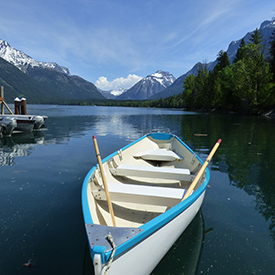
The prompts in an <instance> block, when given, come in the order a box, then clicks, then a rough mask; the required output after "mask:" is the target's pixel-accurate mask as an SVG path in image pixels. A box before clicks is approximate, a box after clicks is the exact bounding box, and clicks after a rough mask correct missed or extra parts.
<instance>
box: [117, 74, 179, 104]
mask: <svg viewBox="0 0 275 275" xmlns="http://www.w3.org/2000/svg"><path fill="white" fill-rule="evenodd" d="M174 81H175V77H174V76H173V75H172V74H170V73H169V72H164V71H162V70H158V71H156V72H155V73H153V74H150V75H148V76H146V77H144V78H143V79H141V80H140V81H139V82H137V83H136V84H135V85H134V86H133V87H132V88H130V89H129V90H128V91H126V92H124V93H123V94H121V95H120V96H118V97H117V99H119V100H129V99H130V100H131V99H136V100H144V99H148V98H149V97H151V96H152V95H155V94H157V93H159V92H161V91H162V90H164V89H165V88H167V87H169V86H170V85H171V84H172V83H173V82H174Z"/></svg>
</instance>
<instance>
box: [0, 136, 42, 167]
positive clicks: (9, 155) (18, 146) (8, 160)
mask: <svg viewBox="0 0 275 275" xmlns="http://www.w3.org/2000/svg"><path fill="white" fill-rule="evenodd" d="M43 142H44V135H43V133H41V132H40V131H35V132H30V133H20V134H13V135H12V136H11V137H3V138H1V139H0V166H11V165H14V158H15V157H25V156H28V155H29V154H30V152H31V150H32V148H33V147H34V146H35V145H36V144H43Z"/></svg>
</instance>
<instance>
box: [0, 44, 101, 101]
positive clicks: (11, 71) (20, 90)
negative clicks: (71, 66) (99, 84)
mask: <svg viewBox="0 0 275 275" xmlns="http://www.w3.org/2000/svg"><path fill="white" fill-rule="evenodd" d="M0 84H1V85H3V86H4V88H5V100H6V101H7V102H13V99H14V98H15V97H17V96H19V95H24V97H26V98H27V100H28V102H29V103H61V104H63V103H65V102H67V103H70V102H76V101H85V100H94V99H100V100H102V99H105V97H104V96H103V95H102V94H101V93H100V92H99V91H98V90H97V88H96V86H95V85H94V84H93V83H91V82H89V81H86V80H85V79H83V78H81V77H79V76H75V75H70V72H69V70H68V69H67V68H65V67H62V66H59V65H58V64H56V63H54V62H38V61H36V60H34V59H33V58H31V57H30V56H28V55H27V54H25V53H24V52H22V51H19V50H16V49H14V48H12V47H11V46H10V45H9V44H8V42H6V41H4V40H0Z"/></svg>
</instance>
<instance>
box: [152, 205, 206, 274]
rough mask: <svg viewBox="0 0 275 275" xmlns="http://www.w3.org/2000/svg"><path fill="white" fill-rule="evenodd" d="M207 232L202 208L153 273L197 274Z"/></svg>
mask: <svg viewBox="0 0 275 275" xmlns="http://www.w3.org/2000/svg"><path fill="white" fill-rule="evenodd" d="M205 233H206V232H205V229H204V220H203V215H202V211H201V210H200V211H199V212H198V214H197V215H196V216H195V218H194V219H193V221H192V222H191V223H190V225H189V226H188V227H187V228H186V230H185V231H184V232H183V234H182V235H181V236H180V238H179V239H178V240H177V241H176V243H175V244H174V245H173V246H172V247H171V249H170V250H169V251H168V253H167V254H166V255H165V256H164V258H163V259H162V261H161V262H160V263H159V264H158V266H157V267H156V268H155V269H154V271H153V272H152V273H151V275H154V274H159V275H161V274H165V275H169V274H170V275H172V274H188V275H192V274H197V269H198V264H199V260H200V256H201V253H202V249H203V241H204V235H205Z"/></svg>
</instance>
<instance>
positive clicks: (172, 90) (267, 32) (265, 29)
mask: <svg viewBox="0 0 275 275" xmlns="http://www.w3.org/2000/svg"><path fill="white" fill-rule="evenodd" d="M259 30H260V31H261V33H262V35H263V37H264V38H263V39H264V40H263V42H262V45H263V46H264V48H265V51H264V55H265V57H268V54H269V50H268V49H269V42H270V39H271V36H272V32H273V31H274V30H275V21H271V20H265V21H264V22H262V23H261V25H260V28H259ZM252 33H253V31H250V32H247V33H246V35H245V36H243V37H242V38H240V39H238V40H236V41H232V42H231V43H229V45H228V48H227V50H226V52H227V54H228V58H229V61H230V62H231V63H232V62H233V60H234V58H235V56H236V53H237V51H238V49H239V45H240V43H241V41H242V39H244V41H245V43H246V44H247V43H248V42H249V39H250V38H251V34H252ZM216 64H217V59H216V60H214V61H211V62H209V63H206V64H202V63H201V62H197V63H196V64H195V65H194V66H193V67H192V68H191V69H190V70H189V71H188V72H187V73H185V74H183V75H181V76H180V77H178V78H177V79H176V80H175V82H174V83H173V84H172V85H171V86H170V87H168V88H166V89H165V90H163V91H161V92H160V93H158V94H156V95H153V96H152V97H150V98H149V100H155V99H160V98H167V97H170V96H173V95H176V94H180V93H182V92H183V81H184V80H185V78H186V77H187V76H189V75H191V74H194V75H196V74H197V72H198V71H199V68H200V66H202V65H205V66H206V67H207V69H208V70H213V69H214V67H215V65H216Z"/></svg>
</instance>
